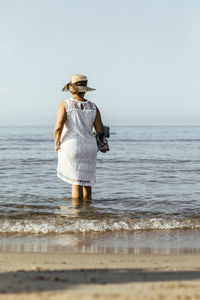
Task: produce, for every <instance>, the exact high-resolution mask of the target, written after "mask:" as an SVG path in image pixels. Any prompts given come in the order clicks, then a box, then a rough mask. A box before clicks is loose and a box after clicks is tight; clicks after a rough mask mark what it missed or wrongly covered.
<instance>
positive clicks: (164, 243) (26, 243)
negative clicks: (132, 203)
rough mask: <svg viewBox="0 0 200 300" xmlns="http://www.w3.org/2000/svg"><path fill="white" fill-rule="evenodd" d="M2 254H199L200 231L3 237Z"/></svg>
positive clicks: (0, 242)
mask: <svg viewBox="0 0 200 300" xmlns="http://www.w3.org/2000/svg"><path fill="white" fill-rule="evenodd" d="M0 252H43V253H45V252H49V253H50V252H51V253H53V252H56V253H69V254H70V253H71V254H72V253H76V254H78V253H89V254H92V253H95V254H163V255H168V254H174V255H175V254H199V253H200V235H199V231H198V230H186V231H182V230H174V231H167V232H166V231H149V232H137V233H136V232H129V233H128V232H118V233H116V232H115V233H103V234H99V233H90V234H88V233H87V234H86V233H81V234H76V235H74V234H62V235H48V236H46V235H21V234H18V235H16V234H15V235H1V238H0Z"/></svg>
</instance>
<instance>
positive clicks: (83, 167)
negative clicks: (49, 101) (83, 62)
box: [54, 74, 104, 199]
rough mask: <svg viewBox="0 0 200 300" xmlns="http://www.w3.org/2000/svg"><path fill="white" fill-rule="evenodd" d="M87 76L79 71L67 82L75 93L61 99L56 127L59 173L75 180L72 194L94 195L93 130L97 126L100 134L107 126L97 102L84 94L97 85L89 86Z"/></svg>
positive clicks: (88, 196) (94, 154)
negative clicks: (63, 99)
mask: <svg viewBox="0 0 200 300" xmlns="http://www.w3.org/2000/svg"><path fill="white" fill-rule="evenodd" d="M87 81H88V80H87V77H86V76H85V75H82V74H75V75H73V76H72V78H71V81H70V82H69V83H68V84H66V85H64V86H63V88H62V91H69V92H70V93H71V94H72V97H71V98H69V99H67V100H66V101H63V102H61V104H60V106H59V108H58V113H57V119H56V124H55V128H54V140H55V151H56V153H58V166H57V176H58V177H59V178H61V179H62V180H64V181H66V182H68V183H70V184H72V198H76V199H89V198H91V194H92V189H91V186H92V185H94V184H95V182H96V157H97V143H96V138H95V137H94V135H93V134H92V128H93V126H94V127H95V129H96V131H97V133H98V134H99V135H100V137H103V135H104V127H103V124H102V121H101V115H100V112H99V110H98V108H97V106H96V105H95V104H94V103H93V102H91V101H88V100H86V99H85V98H84V95H85V93H86V92H89V91H93V90H94V89H92V88H89V87H88V86H87Z"/></svg>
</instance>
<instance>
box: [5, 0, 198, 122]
mask: <svg viewBox="0 0 200 300" xmlns="http://www.w3.org/2000/svg"><path fill="white" fill-rule="evenodd" d="M199 16H200V1H198V0H123V1H122V0H121V1H118V0H101V1H98V0H84V1H83V0H76V1H73V0H71V1H68V0H17V1H16V0H0V104H1V105H0V125H15V124H16V125H54V122H55V117H56V111H57V107H58V105H59V103H60V102H61V101H62V100H63V99H65V98H67V97H68V96H69V94H68V93H63V92H61V86H62V84H64V83H67V82H68V81H69V80H70V78H71V75H72V74H74V73H83V74H85V75H87V76H88V79H89V86H91V87H94V88H96V91H95V92H92V93H88V94H86V98H87V99H89V100H91V101H94V102H95V103H96V104H97V106H98V107H99V109H100V111H101V113H102V118H103V121H104V123H108V124H110V125H117V124H119V125H200V115H199V112H200V83H199V82H200V17H199Z"/></svg>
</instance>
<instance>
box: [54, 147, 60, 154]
mask: <svg viewBox="0 0 200 300" xmlns="http://www.w3.org/2000/svg"><path fill="white" fill-rule="evenodd" d="M59 149H60V145H55V152H56V153H57V154H58V150H59Z"/></svg>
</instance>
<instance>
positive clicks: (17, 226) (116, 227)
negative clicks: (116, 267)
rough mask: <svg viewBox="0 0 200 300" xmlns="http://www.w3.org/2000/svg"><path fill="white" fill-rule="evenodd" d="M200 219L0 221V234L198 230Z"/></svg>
mask: <svg viewBox="0 0 200 300" xmlns="http://www.w3.org/2000/svg"><path fill="white" fill-rule="evenodd" d="M199 228H200V219H199V218H198V219H192V218H190V219H181V220H177V219H176V220H175V219H173V220H172V219H164V218H150V219H141V220H138V219H137V220H133V219H129V218H127V219H124V220H116V219H115V220H114V219H113V220H83V219H79V220H73V221H69V220H67V221H64V222H58V221H56V220H55V219H53V220H46V221H42V220H41V221H38V220H37V221H36V220H1V221H0V233H41V234H47V233H80V232H106V231H112V232H114V231H136V230H154V229H157V230H159V229H160V230H170V229H199Z"/></svg>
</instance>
